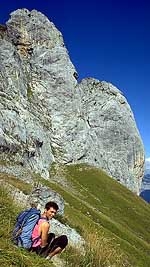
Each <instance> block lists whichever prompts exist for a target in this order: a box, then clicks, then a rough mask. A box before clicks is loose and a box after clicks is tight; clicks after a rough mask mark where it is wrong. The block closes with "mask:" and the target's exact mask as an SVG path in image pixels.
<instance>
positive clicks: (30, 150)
mask: <svg viewBox="0 0 150 267" xmlns="http://www.w3.org/2000/svg"><path fill="white" fill-rule="evenodd" d="M0 32H1V33H2V34H0V36H1V37H0V62H1V72H0V87H1V89H0V98H1V101H0V107H1V109H0V110H1V111H0V116H1V120H0V151H1V154H0V157H1V160H7V161H8V162H11V161H13V163H17V164H21V165H22V166H23V167H24V168H29V169H31V170H32V171H34V172H37V173H40V174H41V175H42V176H43V177H45V178H47V179H48V178H49V170H50V167H51V165H52V163H53V162H55V163H61V164H70V163H81V162H85V163H88V164H91V165H94V166H97V167H100V168H102V169H104V170H106V171H107V172H108V173H109V174H110V175H111V176H112V177H114V178H116V179H117V180H118V181H120V182H121V183H123V184H125V185H126V186H127V187H129V188H130V189H131V190H132V191H134V192H137V193H138V192H139V186H140V183H141V179H142V176H143V164H144V148H143V144H142V141H141V138H140V135H139V132H138V129H137V127H136V123H135V120H134V116H133V113H132V111H131V108H130V106H129V104H128V103H127V101H126V99H125V97H124V96H123V94H122V93H121V91H120V90H118V89H117V88H116V87H115V86H113V85H112V84H110V83H107V82H100V81H99V80H96V79H92V78H87V79H83V80H82V81H81V82H80V83H78V82H77V71H76V69H75V67H74V66H73V64H72V62H71V61H70V58H69V55H68V51H67V49H66V47H65V45H64V41H63V37H62V34H61V33H60V32H59V31H58V30H57V29H56V27H55V26H54V24H53V23H52V22H50V21H49V20H48V19H47V18H46V17H45V16H44V15H43V14H42V13H40V12H38V11H36V10H32V11H29V10H27V9H19V10H16V11H14V12H13V13H11V18H10V19H9V20H8V22H7V23H6V28H3V32H2V30H1V28H0Z"/></svg>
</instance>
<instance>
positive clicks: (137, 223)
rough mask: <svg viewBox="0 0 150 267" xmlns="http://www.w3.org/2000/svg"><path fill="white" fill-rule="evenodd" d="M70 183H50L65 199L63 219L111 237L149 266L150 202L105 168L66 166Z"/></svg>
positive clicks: (132, 259) (135, 263) (135, 260)
mask: <svg viewBox="0 0 150 267" xmlns="http://www.w3.org/2000/svg"><path fill="white" fill-rule="evenodd" d="M65 177H66V178H67V180H68V181H69V182H70V183H71V184H72V186H69V190H68V188H67V187H65V186H63V187H62V186H61V185H58V184H57V185H56V184H51V187H53V188H54V189H56V190H57V191H58V192H60V193H61V194H62V196H63V197H64V198H65V200H66V202H67V203H69V205H66V210H65V217H66V220H67V221H68V222H69V223H71V225H73V226H75V227H76V228H77V229H80V231H82V233H84V232H87V230H86V231H85V229H88V228H89V231H91V230H92V229H93V231H98V232H99V234H100V235H101V233H102V232H103V233H105V235H106V236H107V237H108V236H109V237H111V238H112V240H113V242H114V243H116V244H119V246H120V248H121V249H123V251H124V252H125V253H126V254H127V255H128V257H129V259H130V262H131V263H132V264H133V266H135V267H139V266H141V267H144V266H145V267H146V266H147V267H148V266H150V254H149V251H150V227H149V221H150V206H149V204H147V203H146V202H144V201H143V200H142V199H141V198H139V197H138V196H136V195H135V194H133V193H132V192H130V191H129V190H128V189H126V188H125V187H124V186H122V185H121V184H119V183H117V182H116V181H115V180H113V179H111V178H109V177H108V176H107V175H106V174H105V173H104V172H102V171H100V170H98V169H94V168H91V167H87V166H84V165H78V166H74V165H70V166H68V167H66V171H65Z"/></svg>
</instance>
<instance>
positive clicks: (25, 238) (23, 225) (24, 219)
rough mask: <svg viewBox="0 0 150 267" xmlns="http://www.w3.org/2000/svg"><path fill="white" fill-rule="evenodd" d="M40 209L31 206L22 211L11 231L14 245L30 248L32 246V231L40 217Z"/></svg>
mask: <svg viewBox="0 0 150 267" xmlns="http://www.w3.org/2000/svg"><path fill="white" fill-rule="evenodd" d="M40 214H41V212H40V210H37V209H36V208H31V209H28V210H25V211H22V212H21V213H20V214H19V215H18V217H17V222H16V224H15V226H14V229H13V233H12V241H13V243H14V244H15V245H17V246H19V247H23V248H27V249H30V248H31V246H32V239H31V237H32V231H33V229H34V226H35V225H36V224H37V222H38V220H39V219H40Z"/></svg>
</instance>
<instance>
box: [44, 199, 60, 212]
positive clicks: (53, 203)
mask: <svg viewBox="0 0 150 267" xmlns="http://www.w3.org/2000/svg"><path fill="white" fill-rule="evenodd" d="M50 208H53V209H55V210H56V211H57V210H58V209H59V207H58V205H57V203H55V202H53V201H49V202H47V203H46V205H45V209H46V210H49V209H50Z"/></svg>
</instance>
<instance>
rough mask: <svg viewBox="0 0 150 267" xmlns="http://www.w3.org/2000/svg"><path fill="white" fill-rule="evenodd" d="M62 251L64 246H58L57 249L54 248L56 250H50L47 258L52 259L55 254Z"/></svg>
mask: <svg viewBox="0 0 150 267" xmlns="http://www.w3.org/2000/svg"><path fill="white" fill-rule="evenodd" d="M61 252H62V248H60V247H57V248H56V249H54V251H52V252H50V253H49V254H48V256H47V257H46V259H51V258H52V257H53V256H55V255H56V254H59V253H61Z"/></svg>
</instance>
